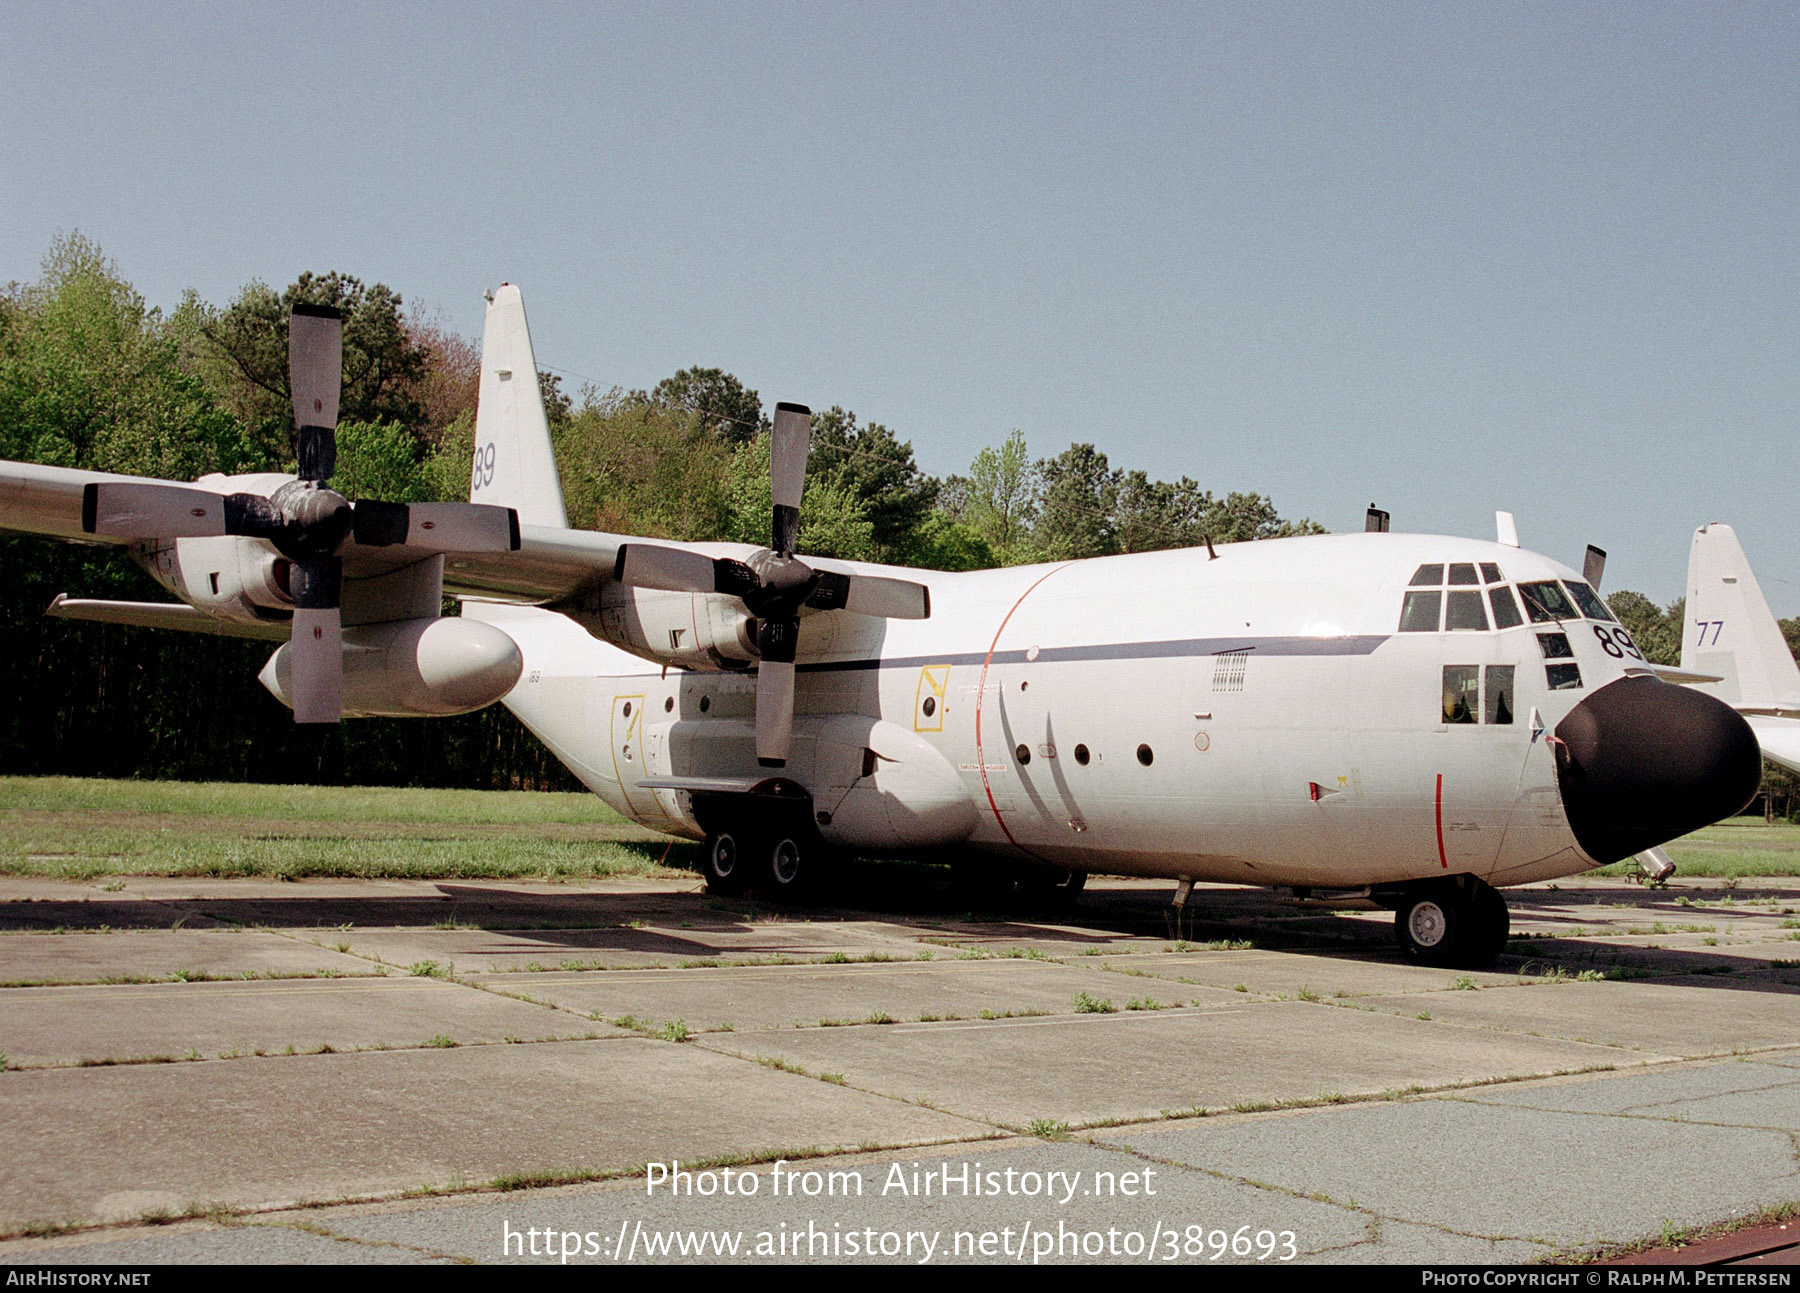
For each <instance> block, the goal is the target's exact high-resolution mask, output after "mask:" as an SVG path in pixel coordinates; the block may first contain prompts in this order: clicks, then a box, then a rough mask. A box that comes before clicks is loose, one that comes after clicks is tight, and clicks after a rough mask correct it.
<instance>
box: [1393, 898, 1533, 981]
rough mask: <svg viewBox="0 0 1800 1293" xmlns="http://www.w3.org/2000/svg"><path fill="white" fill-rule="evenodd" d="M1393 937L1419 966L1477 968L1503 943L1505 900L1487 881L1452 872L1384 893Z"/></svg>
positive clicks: (1506, 931) (1504, 945) (1504, 933)
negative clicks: (1391, 911) (1391, 912)
mask: <svg viewBox="0 0 1800 1293" xmlns="http://www.w3.org/2000/svg"><path fill="white" fill-rule="evenodd" d="M1386 901H1387V902H1388V903H1390V904H1391V905H1392V906H1393V907H1394V937H1395V938H1396V939H1398V940H1399V943H1400V946H1401V948H1402V949H1404V950H1405V952H1406V955H1407V956H1408V957H1409V958H1411V959H1412V960H1414V961H1417V962H1419V964H1421V965H1440V966H1447V967H1451V968H1454V969H1460V970H1479V969H1481V968H1483V967H1484V966H1486V965H1489V964H1491V963H1492V962H1493V960H1494V958H1495V957H1497V956H1499V955H1500V953H1501V951H1502V950H1503V949H1504V948H1505V947H1506V936H1507V933H1508V931H1509V929H1510V922H1509V920H1508V917H1507V911H1506V899H1504V898H1502V897H1501V896H1500V891H1499V890H1498V889H1496V888H1494V886H1492V885H1491V884H1488V883H1487V882H1486V881H1483V880H1478V879H1476V878H1475V877H1474V876H1472V875H1459V876H1453V877H1451V878H1449V879H1446V880H1434V881H1429V882H1426V883H1423V884H1418V885H1412V886H1409V887H1407V888H1405V889H1401V890H1399V891H1397V892H1395V893H1392V894H1388V895H1386Z"/></svg>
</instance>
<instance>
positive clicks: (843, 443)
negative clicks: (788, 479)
mask: <svg viewBox="0 0 1800 1293" xmlns="http://www.w3.org/2000/svg"><path fill="white" fill-rule="evenodd" d="M807 476H808V479H809V481H811V480H823V479H826V478H831V479H834V480H835V481H836V482H837V484H838V486H839V487H841V488H842V489H844V490H846V491H847V492H849V493H850V494H851V495H853V496H854V497H855V499H856V501H857V505H858V508H859V510H860V511H861V512H862V515H863V517H864V518H865V519H866V520H867V521H868V523H869V526H870V530H871V532H872V534H873V536H874V539H873V546H872V549H871V556H870V560H874V561H914V560H917V559H918V558H919V556H920V555H921V553H920V551H919V547H920V534H919V530H920V527H921V526H922V525H923V524H924V523H925V518H926V517H928V516H929V515H931V508H932V503H933V502H934V501H935V500H936V498H937V493H938V483H937V482H936V481H935V480H933V479H932V478H931V477H929V476H927V475H926V474H925V473H924V472H922V471H920V470H919V467H918V464H917V463H915V462H914V461H913V449H912V445H911V444H910V443H909V442H907V441H904V440H901V439H900V438H899V437H898V436H896V435H895V434H894V433H893V432H892V431H890V430H888V428H887V427H885V426H883V425H881V423H879V422H870V423H867V424H865V425H862V426H858V425H857V422H856V414H855V413H853V412H851V411H850V410H848V409H845V408H841V407H839V406H837V405H833V406H832V407H831V408H829V409H827V410H825V412H823V413H820V414H817V415H816V416H815V417H814V418H813V422H812V448H811V451H810V453H809V454H808V457H807Z"/></svg>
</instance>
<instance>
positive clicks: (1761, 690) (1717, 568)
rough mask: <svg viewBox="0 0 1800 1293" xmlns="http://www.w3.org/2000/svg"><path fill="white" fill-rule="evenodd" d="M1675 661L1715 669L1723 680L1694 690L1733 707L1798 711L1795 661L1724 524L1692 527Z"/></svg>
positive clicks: (1799, 687)
mask: <svg viewBox="0 0 1800 1293" xmlns="http://www.w3.org/2000/svg"><path fill="white" fill-rule="evenodd" d="M1681 667H1682V668H1683V669H1691V670H1694V671H1695V672H1697V673H1707V674H1718V675H1719V676H1720V677H1721V678H1722V681H1720V682H1717V683H1714V684H1711V685H1709V686H1704V687H1702V688H1700V690H1703V691H1711V692H1713V693H1714V694H1715V695H1717V696H1718V697H1719V699H1720V700H1723V701H1725V702H1726V703H1728V704H1730V705H1733V706H1735V707H1736V708H1738V709H1739V710H1742V711H1746V712H1751V713H1784V712H1800V665H1796V664H1795V663H1794V655H1793V652H1792V651H1790V650H1789V649H1788V644H1787V638H1786V637H1784V636H1783V635H1782V632H1781V626H1780V624H1778V623H1777V622H1776V620H1775V613H1774V612H1773V611H1771V610H1770V609H1769V602H1768V599H1767V598H1766V597H1764V596H1763V591H1762V587H1761V586H1760V585H1759V584H1758V583H1757V582H1756V576H1755V575H1754V574H1752V573H1751V570H1750V562H1749V561H1748V560H1747V559H1746V558H1745V556H1744V549H1743V548H1742V547H1741V546H1740V545H1739V543H1738V539H1737V535H1736V534H1735V533H1733V532H1732V529H1731V527H1730V526H1729V525H1720V524H1718V523H1717V522H1715V523H1713V524H1711V525H1703V526H1701V527H1700V528H1699V529H1698V530H1696V531H1694V545H1693V547H1692V548H1690V549H1689V551H1688V582H1687V618H1686V622H1685V623H1684V624H1683V625H1682V630H1681Z"/></svg>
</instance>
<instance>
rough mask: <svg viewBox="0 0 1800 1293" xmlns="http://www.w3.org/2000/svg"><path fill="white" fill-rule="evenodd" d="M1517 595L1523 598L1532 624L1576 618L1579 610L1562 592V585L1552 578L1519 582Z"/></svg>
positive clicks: (1579, 614) (1579, 616) (1578, 617)
mask: <svg viewBox="0 0 1800 1293" xmlns="http://www.w3.org/2000/svg"><path fill="white" fill-rule="evenodd" d="M1519 596H1521V597H1523V598H1524V599H1525V613H1526V614H1527V615H1529V616H1530V617H1531V622H1532V623H1533V624H1548V623H1550V622H1551V621H1553V620H1578V619H1580V618H1581V612H1580V611H1578V610H1576V609H1575V603H1573V602H1571V601H1570V600H1569V597H1568V594H1567V593H1565V592H1563V590H1562V585H1561V584H1559V583H1557V582H1556V581H1555V580H1553V579H1546V580H1543V581H1542V582H1540V583H1534V584H1520V585H1519Z"/></svg>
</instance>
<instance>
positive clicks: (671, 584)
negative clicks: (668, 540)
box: [613, 543, 717, 593]
mask: <svg viewBox="0 0 1800 1293" xmlns="http://www.w3.org/2000/svg"><path fill="white" fill-rule="evenodd" d="M613 577H614V578H616V579H617V580H618V581H619V582H620V583H621V584H626V585H628V586H630V587H632V588H661V589H665V590H667V591H669V592H673V593H710V592H714V591H716V589H715V585H716V583H717V572H716V571H715V569H714V562H713V559H712V558H711V557H709V556H707V555H706V554H705V553H703V552H690V551H689V550H688V549H686V548H671V547H665V546H664V545H663V544H660V543H626V544H621V545H620V547H619V559H618V562H617V564H616V565H614V567H613Z"/></svg>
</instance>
